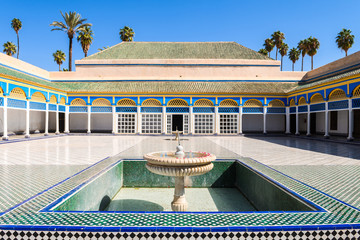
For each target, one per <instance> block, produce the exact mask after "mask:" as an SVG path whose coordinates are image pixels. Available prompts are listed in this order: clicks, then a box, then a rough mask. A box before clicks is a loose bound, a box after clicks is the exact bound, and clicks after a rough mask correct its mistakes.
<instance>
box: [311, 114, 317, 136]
mask: <svg viewBox="0 0 360 240" xmlns="http://www.w3.org/2000/svg"><path fill="white" fill-rule="evenodd" d="M310 134H316V113H310Z"/></svg>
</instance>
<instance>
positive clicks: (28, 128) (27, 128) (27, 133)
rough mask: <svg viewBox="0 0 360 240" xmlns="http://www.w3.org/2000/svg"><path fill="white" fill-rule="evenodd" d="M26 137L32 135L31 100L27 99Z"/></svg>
mask: <svg viewBox="0 0 360 240" xmlns="http://www.w3.org/2000/svg"><path fill="white" fill-rule="evenodd" d="M25 121H26V123H25V138H29V137H30V101H29V100H27V101H26V120H25Z"/></svg>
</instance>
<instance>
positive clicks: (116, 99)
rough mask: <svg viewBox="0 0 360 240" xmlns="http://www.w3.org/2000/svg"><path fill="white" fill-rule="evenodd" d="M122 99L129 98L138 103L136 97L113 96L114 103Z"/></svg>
mask: <svg viewBox="0 0 360 240" xmlns="http://www.w3.org/2000/svg"><path fill="white" fill-rule="evenodd" d="M122 99H131V100H133V101H134V102H135V104H138V98H137V97H126V96H125V97H115V104H117V103H118V102H119V101H120V100H122Z"/></svg>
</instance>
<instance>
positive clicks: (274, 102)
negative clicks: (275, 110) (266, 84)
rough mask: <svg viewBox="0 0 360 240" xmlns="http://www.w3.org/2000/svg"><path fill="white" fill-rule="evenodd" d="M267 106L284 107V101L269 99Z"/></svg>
mask: <svg viewBox="0 0 360 240" xmlns="http://www.w3.org/2000/svg"><path fill="white" fill-rule="evenodd" d="M268 107H285V103H284V102H283V101H281V100H279V99H274V100H271V101H270V102H269V104H268Z"/></svg>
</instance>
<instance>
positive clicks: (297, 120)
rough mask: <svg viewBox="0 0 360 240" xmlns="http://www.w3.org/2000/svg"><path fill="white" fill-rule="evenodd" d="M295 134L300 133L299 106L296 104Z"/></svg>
mask: <svg viewBox="0 0 360 240" xmlns="http://www.w3.org/2000/svg"><path fill="white" fill-rule="evenodd" d="M295 135H298V136H299V135H300V133H299V107H298V106H296V131H295Z"/></svg>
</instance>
